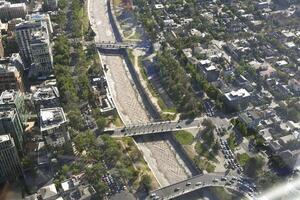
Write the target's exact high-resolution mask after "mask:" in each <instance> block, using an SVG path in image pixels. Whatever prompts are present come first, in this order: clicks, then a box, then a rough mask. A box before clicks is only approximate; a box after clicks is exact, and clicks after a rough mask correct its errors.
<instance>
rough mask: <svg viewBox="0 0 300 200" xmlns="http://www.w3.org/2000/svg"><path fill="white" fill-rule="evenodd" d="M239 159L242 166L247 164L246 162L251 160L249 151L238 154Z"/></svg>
mask: <svg viewBox="0 0 300 200" xmlns="http://www.w3.org/2000/svg"><path fill="white" fill-rule="evenodd" d="M237 159H238V161H239V163H240V165H241V166H242V167H244V166H245V165H246V163H247V162H248V161H249V159H250V157H249V156H248V154H247V153H243V154H237Z"/></svg>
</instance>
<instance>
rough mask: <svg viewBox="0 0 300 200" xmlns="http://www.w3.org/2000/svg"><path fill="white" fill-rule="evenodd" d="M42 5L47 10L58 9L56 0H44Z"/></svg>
mask: <svg viewBox="0 0 300 200" xmlns="http://www.w3.org/2000/svg"><path fill="white" fill-rule="evenodd" d="M44 7H45V9H46V10H47V11H50V10H52V11H53V10H57V9H58V0H44Z"/></svg>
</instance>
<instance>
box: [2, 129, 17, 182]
mask: <svg viewBox="0 0 300 200" xmlns="http://www.w3.org/2000/svg"><path fill="white" fill-rule="evenodd" d="M0 158H1V162H0V182H2V181H6V180H8V179H13V178H17V177H18V176H20V175H22V167H21V163H20V159H19V156H18V152H17V149H16V146H15V143H14V139H13V138H12V137H11V136H10V135H0Z"/></svg>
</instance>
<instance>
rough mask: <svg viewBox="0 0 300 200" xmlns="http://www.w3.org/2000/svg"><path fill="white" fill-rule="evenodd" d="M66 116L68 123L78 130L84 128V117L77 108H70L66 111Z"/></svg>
mask: <svg viewBox="0 0 300 200" xmlns="http://www.w3.org/2000/svg"><path fill="white" fill-rule="evenodd" d="M68 118H69V120H70V123H69V125H70V126H71V127H72V128H74V129H76V130H78V131H83V130H84V129H85V126H84V124H85V122H84V119H83V118H82V117H81V112H80V110H79V109H75V110H71V111H70V112H69V113H68Z"/></svg>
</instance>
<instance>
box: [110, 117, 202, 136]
mask: <svg viewBox="0 0 300 200" xmlns="http://www.w3.org/2000/svg"><path fill="white" fill-rule="evenodd" d="M200 126H201V120H200V119H192V120H190V119H189V120H181V121H162V122H149V123H141V124H130V125H127V126H125V127H122V128H116V129H107V132H109V131H110V132H112V134H111V136H112V137H125V136H137V135H148V134H154V133H169V132H172V131H180V130H187V129H194V128H200Z"/></svg>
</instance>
